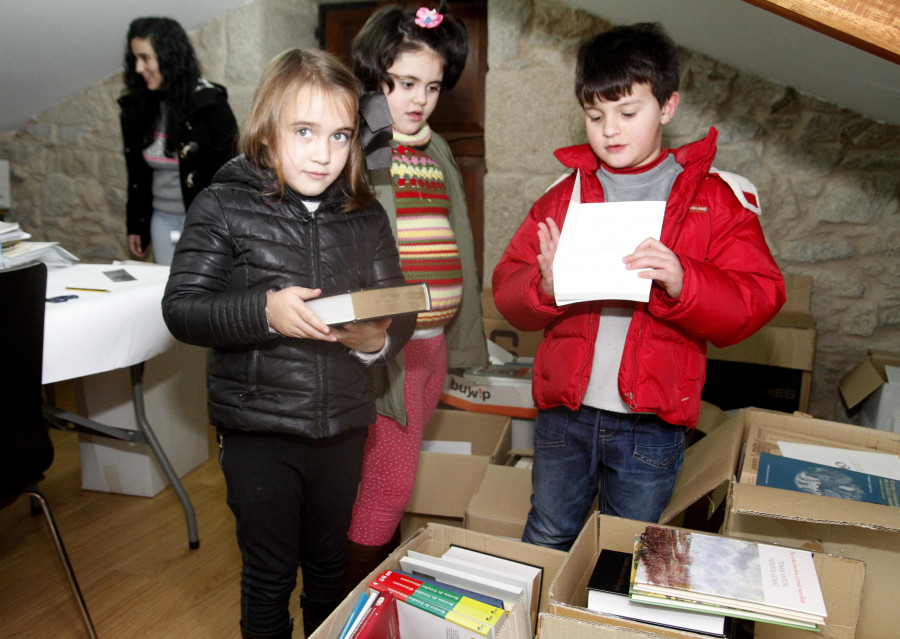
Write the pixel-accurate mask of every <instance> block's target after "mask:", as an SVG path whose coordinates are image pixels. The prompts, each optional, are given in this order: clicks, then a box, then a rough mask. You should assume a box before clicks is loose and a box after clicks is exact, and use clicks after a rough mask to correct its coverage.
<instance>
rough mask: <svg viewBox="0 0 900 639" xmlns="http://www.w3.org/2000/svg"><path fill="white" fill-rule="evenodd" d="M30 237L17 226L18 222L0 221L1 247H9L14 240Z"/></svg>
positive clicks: (19, 240) (18, 240)
mask: <svg viewBox="0 0 900 639" xmlns="http://www.w3.org/2000/svg"><path fill="white" fill-rule="evenodd" d="M30 237H31V235H29V234H28V233H26V232H25V231H23V230H22V229H21V228H20V227H19V224H18V222H0V245H2V246H3V248H7V247H10V246H12V245H13V244H15V243H16V242H21V241H22V240H27V239H29V238H30Z"/></svg>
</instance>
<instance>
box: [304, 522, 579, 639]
mask: <svg viewBox="0 0 900 639" xmlns="http://www.w3.org/2000/svg"><path fill="white" fill-rule="evenodd" d="M565 557H566V554H565V553H563V552H561V551H558V550H552V549H549V548H542V547H539V546H532V545H529V544H525V543H522V542H520V541H513V540H510V539H504V538H501V537H496V536H493V535H487V534H484V533H478V532H474V531H468V530H465V529H462V528H455V527H448V526H443V525H440V524H429V525H428V526H427V527H426V528H424V529H420V530H419V531H417V533H416V534H415V535H413V536H412V537H411V538H409V539H408V540H407V541H406V542H405V543H403V544H402V545H401V546H400V547H399V548H397V549H396V550H395V551H394V552H392V553H391V555H390V556H389V557H388V558H387V559H386V560H385V561H384V562H382V564H381V565H380V566H378V567H377V568H376V569H375V570H373V571H372V572H371V573H370V574H369V576H368V577H366V579H364V580H363V581H362V582H361V583H360V584H359V585H358V586H357V587H356V588H355V589H354V590H353V591H352V592H351V593H350V594H349V595H348V596H347V598H346V599H345V600H344V601H343V602H342V603H341V605H340V606H338V608H337V609H335V611H334V612H333V613H332V614H331V615H330V616H329V617H328V619H326V620H325V622H324V623H323V624H322V625H321V626H320V627H319V628H318V630H316V632H315V633H313V635H312V637H313V639H340V638H341V637H345V638H346V639H363V638H365V637H375V638H377V639H426V638H429V637H459V639H482V638H489V639H532V637H533V636H534V632H535V627H536V623H537V618H538V614H539V613H540V612H546V611H547V608H548V605H549V604H548V601H549V599H548V596H549V595H548V592H549V587H550V582H551V581H552V580H553V577H554V576H555V575H556V573H557V571H558V570H559V568H560V566H561V565H562V563H563V560H564V559H565ZM373 614H375V615H376V617H375V618H374V619H370V617H371V616H372V615H373ZM354 623H355V624H356V626H355V627H354ZM373 626H374V627H375V628H376V629H377V631H376V630H372V627H373ZM370 632H374V633H375V634H369V633H370Z"/></svg>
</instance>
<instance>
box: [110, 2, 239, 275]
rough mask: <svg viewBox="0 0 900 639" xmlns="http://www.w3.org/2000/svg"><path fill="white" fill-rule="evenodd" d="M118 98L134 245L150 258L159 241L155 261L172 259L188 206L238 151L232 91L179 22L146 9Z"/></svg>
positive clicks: (129, 47) (133, 31)
mask: <svg viewBox="0 0 900 639" xmlns="http://www.w3.org/2000/svg"><path fill="white" fill-rule="evenodd" d="M119 106H120V107H121V123H122V141H123V143H124V147H125V165H126V169H127V172H128V203H127V206H126V226H127V232H128V249H129V251H130V252H131V254H132V255H133V256H135V257H138V258H143V257H146V256H147V254H148V248H149V247H150V246H151V245H152V246H153V257H154V259H155V260H156V262H157V263H158V264H171V262H172V255H173V253H174V250H175V243H176V242H177V241H178V238H179V236H180V235H181V229H182V227H183V226H184V218H185V212H186V211H187V208H188V207H189V206H190V204H191V202H192V201H193V199H194V197H195V196H196V195H197V194H198V193H199V192H200V191H201V190H202V189H204V188H205V187H207V186H209V184H210V182H211V181H212V178H213V175H215V173H216V171H218V170H219V167H221V166H222V165H223V164H225V162H227V161H228V160H230V159H231V158H232V157H234V155H235V154H236V152H237V151H236V147H237V138H238V127H237V121H236V120H235V118H234V114H233V113H232V111H231V107H229V106H228V93H227V91H226V90H225V87H223V86H221V85H219V84H215V83H212V82H209V81H208V80H206V79H205V78H203V77H202V76H201V70H200V63H199V62H198V60H197V55H196V53H195V52H194V48H193V46H192V45H191V41H190V40H189V39H188V36H187V34H186V33H185V31H184V29H183V28H182V27H181V25H180V24H178V22H176V21H175V20H172V19H171V18H157V17H144V18H137V19H135V20H134V21H132V23H131V25H130V26H129V28H128V38H127V40H126V43H125V91H124V92H123V94H122V96H121V97H120V98H119Z"/></svg>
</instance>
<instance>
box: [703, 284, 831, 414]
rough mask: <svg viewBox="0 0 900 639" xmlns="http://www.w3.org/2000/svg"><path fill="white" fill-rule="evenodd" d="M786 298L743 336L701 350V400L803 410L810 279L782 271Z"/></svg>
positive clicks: (809, 351) (812, 342) (726, 406)
mask: <svg viewBox="0 0 900 639" xmlns="http://www.w3.org/2000/svg"><path fill="white" fill-rule="evenodd" d="M784 279H785V287H786V290H787V301H786V302H785V304H784V306H783V307H782V309H781V310H780V311H779V313H778V314H777V315H776V316H775V317H774V318H772V320H771V321H770V322H769V323H768V324H766V325H765V326H763V327H762V328H761V329H760V330H759V331H757V332H756V333H754V334H753V335H751V336H750V337H748V338H747V339H745V340H743V341H741V342H739V343H737V344H734V345H732V346H728V347H726V348H716V347H715V346H713V345H712V344H709V345H708V348H707V355H706V357H707V375H706V385H705V386H704V388H703V399H705V400H707V401H709V402H711V403H713V404H715V405H716V406H718V407H719V408H721V409H723V410H731V409H733V408H745V407H748V406H757V407H760V408H769V409H772V410H780V411H783V412H794V411H798V410H799V411H801V412H808V411H809V399H810V392H811V390H812V371H813V368H814V365H815V359H816V335H817V334H816V322H815V318H814V317H813V316H812V314H811V313H810V299H811V293H812V278H810V277H806V276H800V275H789V274H788V275H785V278H784Z"/></svg>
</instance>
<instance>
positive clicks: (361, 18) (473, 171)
mask: <svg viewBox="0 0 900 639" xmlns="http://www.w3.org/2000/svg"><path fill="white" fill-rule="evenodd" d="M387 4H398V3H396V2H394V3H391V2H353V3H346V4H345V3H340V4H323V5H319V28H318V38H319V46H320V47H321V48H322V49H325V50H326V51H329V52H330V53H333V54H335V55H336V56H338V57H339V58H340V59H341V60H343V61H344V62H345V63H346V64H347V65H350V66H352V58H351V49H352V45H353V38H354V37H356V34H357V33H358V32H359V30H360V28H362V26H363V24H364V23H365V21H366V19H368V17H369V16H370V15H371V14H372V13H373V12H374V11H375V10H376V9H377V8H379V7H381V6H384V5H387ZM400 4H404V5H406V6H408V7H410V8H414V9H415V8H418V7H420V6H422V2H421V0H419V1H418V2H404V3H400ZM450 6H451V9H452V11H453V13H454V14H455V15H456V16H458V17H459V18H460V19H461V20H462V21H463V22H464V23H465V25H466V31H467V32H468V35H469V55H468V58H467V59H466V67H465V69H464V70H463V73H462V76H460V79H459V82H457V84H456V86H455V87H454V88H453V89H452V90H451V91H447V92H445V93H442V94H441V97H440V100H438V106H437V108H436V109H435V111H434V113H433V114H432V116H431V118H430V119H429V124H430V125H431V127H432V128H433V129H434V130H435V131H437V132H438V133H440V134H441V135H442V136H444V138H445V139H446V140H447V142H448V143H449V144H450V149H451V150H452V151H453V156H454V157H455V158H456V162H457V164H459V169H460V172H461V173H462V178H463V183H464V185H465V189H466V204H467V206H468V209H469V220H470V222H471V224H472V235H473V239H474V241H475V260H476V263H477V265H478V278H479V281H482V276H483V267H484V174H485V162H484V93H485V88H484V80H485V75H486V73H487V2H486V0H478V1H476V0H472V1H466V0H457V1H456V2H452V3H451V5H450Z"/></svg>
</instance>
